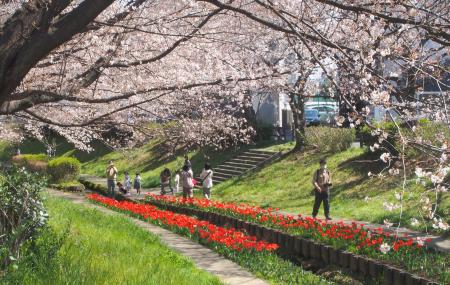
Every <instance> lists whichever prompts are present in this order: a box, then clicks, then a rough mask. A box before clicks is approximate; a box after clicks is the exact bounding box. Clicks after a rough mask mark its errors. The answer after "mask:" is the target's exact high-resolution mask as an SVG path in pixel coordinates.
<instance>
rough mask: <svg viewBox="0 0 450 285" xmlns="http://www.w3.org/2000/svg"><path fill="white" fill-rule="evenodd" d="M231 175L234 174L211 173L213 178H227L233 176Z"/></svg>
mask: <svg viewBox="0 0 450 285" xmlns="http://www.w3.org/2000/svg"><path fill="white" fill-rule="evenodd" d="M233 176H235V175H231V174H225V173H217V172H216V173H214V175H213V179H214V178H224V179H229V178H231V177H233Z"/></svg>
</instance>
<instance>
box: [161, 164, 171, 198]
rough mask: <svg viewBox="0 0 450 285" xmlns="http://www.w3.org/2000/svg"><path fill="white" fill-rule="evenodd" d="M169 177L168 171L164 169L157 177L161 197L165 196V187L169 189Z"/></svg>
mask: <svg viewBox="0 0 450 285" xmlns="http://www.w3.org/2000/svg"><path fill="white" fill-rule="evenodd" d="M170 175H171V174H170V170H169V169H168V168H164V170H163V171H162V172H161V174H160V176H159V178H160V182H161V195H165V194H166V188H167V187H169V188H170Z"/></svg>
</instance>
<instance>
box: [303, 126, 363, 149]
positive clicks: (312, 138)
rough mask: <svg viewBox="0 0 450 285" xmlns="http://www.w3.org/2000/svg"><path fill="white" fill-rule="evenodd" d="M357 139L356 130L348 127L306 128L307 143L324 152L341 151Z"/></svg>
mask: <svg viewBox="0 0 450 285" xmlns="http://www.w3.org/2000/svg"><path fill="white" fill-rule="evenodd" d="M354 141H355V130H354V129H348V128H331V127H309V128H306V144H307V145H309V146H313V147H315V148H316V149H318V150H320V151H322V152H331V153H335V152H339V151H344V150H346V149H348V148H349V147H350V146H351V145H352V143H353V142H354Z"/></svg>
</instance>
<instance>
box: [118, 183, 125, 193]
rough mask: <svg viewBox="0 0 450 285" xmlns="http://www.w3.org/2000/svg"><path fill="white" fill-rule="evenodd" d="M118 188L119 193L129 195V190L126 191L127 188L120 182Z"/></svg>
mask: <svg viewBox="0 0 450 285" xmlns="http://www.w3.org/2000/svg"><path fill="white" fill-rule="evenodd" d="M117 187H119V192H120V193H122V194H123V195H125V194H127V190H126V189H125V187H123V184H122V183H120V182H117Z"/></svg>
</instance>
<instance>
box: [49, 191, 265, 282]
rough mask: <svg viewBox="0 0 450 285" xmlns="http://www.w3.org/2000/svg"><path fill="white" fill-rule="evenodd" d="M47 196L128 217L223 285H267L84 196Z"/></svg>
mask: <svg viewBox="0 0 450 285" xmlns="http://www.w3.org/2000/svg"><path fill="white" fill-rule="evenodd" d="M48 193H49V194H50V195H52V196H55V197H61V198H65V199H68V200H70V201H72V202H73V203H75V204H80V205H84V206H86V207H90V208H95V209H97V210H99V211H101V212H103V213H106V214H109V215H119V216H124V217H127V218H128V219H129V220H131V221H132V222H133V223H134V224H136V225H137V226H139V227H140V228H142V229H144V230H146V231H148V232H150V233H153V234H155V235H158V236H159V237H160V239H161V241H162V242H163V243H165V244H166V245H167V246H168V247H170V248H172V249H174V250H176V251H178V252H180V253H181V254H183V255H185V256H187V257H189V258H191V259H192V261H193V262H194V263H195V264H196V266H197V267H199V268H201V269H203V270H205V271H207V272H209V273H211V274H214V275H216V276H217V277H218V278H219V279H220V280H221V281H222V282H223V283H225V284H230V285H268V283H267V282H266V281H264V280H261V279H258V278H256V277H255V276H253V275H252V274H251V273H250V272H248V271H247V270H245V269H243V268H242V267H240V266H239V265H238V264H236V263H234V262H232V261H230V260H228V259H225V258H223V257H222V256H220V255H219V254H217V253H215V252H213V251H212V250H210V249H208V248H206V247H204V246H202V245H200V244H198V243H195V242H193V241H191V240H189V239H187V238H184V237H181V236H179V235H177V234H174V233H172V232H171V231H168V230H166V229H163V228H160V227H157V226H154V225H152V224H150V223H147V222H144V221H141V220H138V219H135V218H131V217H129V216H126V215H124V214H121V213H118V212H115V211H113V210H110V209H107V208H105V207H101V206H98V205H95V204H92V203H90V202H89V201H88V200H87V199H86V197H85V195H84V194H80V193H77V194H76V193H67V192H61V191H56V190H51V189H49V190H48Z"/></svg>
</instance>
